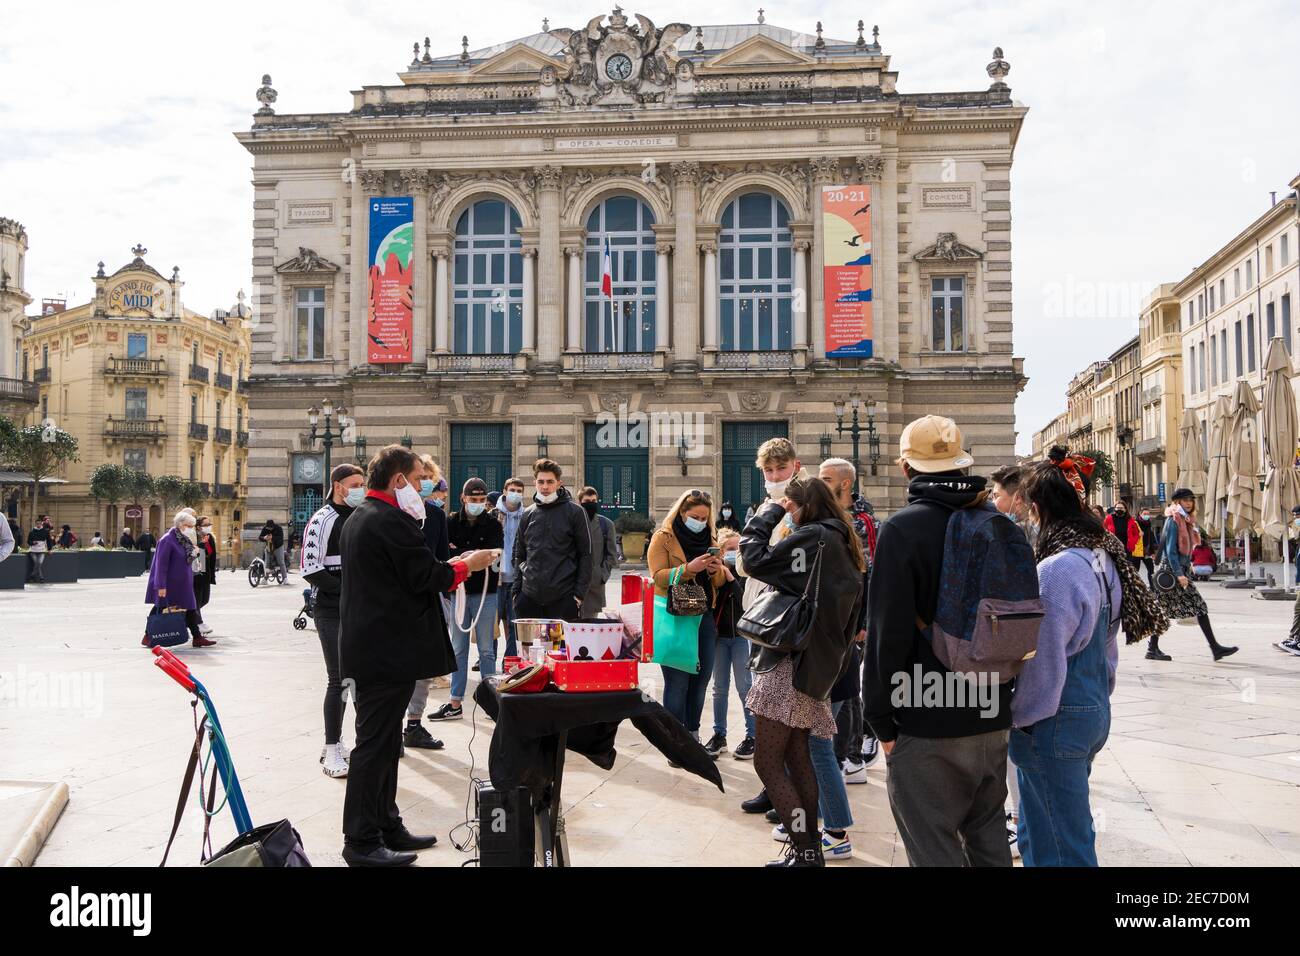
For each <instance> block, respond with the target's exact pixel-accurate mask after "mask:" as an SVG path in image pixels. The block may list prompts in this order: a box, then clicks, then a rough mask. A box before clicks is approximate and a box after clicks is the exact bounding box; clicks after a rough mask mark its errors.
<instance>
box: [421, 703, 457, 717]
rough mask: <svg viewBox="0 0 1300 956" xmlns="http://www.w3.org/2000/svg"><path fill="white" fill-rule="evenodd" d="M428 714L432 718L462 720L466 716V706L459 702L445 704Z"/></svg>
mask: <svg viewBox="0 0 1300 956" xmlns="http://www.w3.org/2000/svg"><path fill="white" fill-rule="evenodd" d="M426 716H427V717H428V718H429V719H430V720H460V719H461V718H462V717H464V716H465V708H464V707H461V706H460V705H458V704H457V705H452V704H443V705H442V706H441V707H439V708H438V709H437V710H435V711H434V712H433V713H432V714H427V715H426Z"/></svg>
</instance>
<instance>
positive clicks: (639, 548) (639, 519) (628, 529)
mask: <svg viewBox="0 0 1300 956" xmlns="http://www.w3.org/2000/svg"><path fill="white" fill-rule="evenodd" d="M654 528H655V526H654V522H653V521H651V520H650V518H649V516H647V515H643V514H640V513H639V512H635V511H629V512H628V513H627V514H625V515H619V518H618V520H617V521H615V522H614V530H615V531H617V532H618V535H619V547H620V548H622V549H623V560H624V561H628V562H631V563H633V564H639V563H640V562H642V561H644V560H645V546H646V540H647V538H648V537H649V535H650V532H652V531H654Z"/></svg>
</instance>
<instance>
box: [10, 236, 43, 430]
mask: <svg viewBox="0 0 1300 956" xmlns="http://www.w3.org/2000/svg"><path fill="white" fill-rule="evenodd" d="M26 263H27V230H26V229H24V228H23V224H22V223H20V222H17V221H15V220H13V219H6V218H3V217H0V415H8V416H9V417H10V418H13V419H21V418H23V417H25V416H26V415H27V413H28V412H30V411H31V410H32V409H33V408H35V407H36V402H37V400H38V399H39V397H40V393H39V391H38V390H37V388H36V384H35V383H34V382H32V381H31V380H30V377H29V376H27V375H24V374H23V358H22V354H23V353H22V334H23V330H24V329H25V328H26V318H25V315H26V311H27V306H28V305H30V304H31V301H32V297H31V296H30V295H28V294H27V291H26V289H25V288H24V283H25V281H26V276H25V273H26Z"/></svg>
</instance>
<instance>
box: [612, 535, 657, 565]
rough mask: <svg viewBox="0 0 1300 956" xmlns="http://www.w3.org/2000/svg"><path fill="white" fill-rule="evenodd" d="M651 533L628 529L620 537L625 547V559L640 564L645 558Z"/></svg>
mask: <svg viewBox="0 0 1300 956" xmlns="http://www.w3.org/2000/svg"><path fill="white" fill-rule="evenodd" d="M649 537H650V536H649V535H647V534H645V533H644V532H642V531H627V532H624V533H623V536H622V538H620V539H619V542H620V544H621V545H622V547H623V560H624V561H629V562H631V563H633V564H640V563H641V562H642V561H643V560H645V546H646V541H647V540H648V539H649Z"/></svg>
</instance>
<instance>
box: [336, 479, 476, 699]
mask: <svg viewBox="0 0 1300 956" xmlns="http://www.w3.org/2000/svg"><path fill="white" fill-rule="evenodd" d="M340 547H341V550H342V558H343V566H344V567H345V568H347V573H346V574H345V575H343V591H342V600H341V602H340V607H339V611H340V613H339V673H340V676H342V677H344V678H349V677H350V678H352V679H353V680H355V681H356V682H357V683H358V684H362V685H364V684H373V683H392V684H398V683H406V682H407V681H416V680H420V679H422V678H426V677H440V676H442V675H443V674H450V673H451V672H452V671H453V670H455V669H456V658H455V654H454V652H453V651H452V647H451V638H450V637H449V636H448V634H447V625H446V623H445V622H444V620H443V617H442V602H441V601H440V600H439V595H441V594H443V593H445V592H446V591H448V590H449V589H450V588H451V587H452V585H453V583H454V582H455V571H454V570H453V569H452V567H451V565H449V564H446V563H444V562H442V561H438V560H437V559H436V558H434V556H433V553H432V552H431V551H430V550H429V549H428V547H426V546H425V543H424V536H423V535H422V534H421V533H420V526H419V524H418V523H417V522H416V520H415V519H414V518H412V517H411V516H410V515H408V514H407V513H406V512H404V511H402V510H401V509H400V508H398V507H395V506H394V505H391V504H389V503H388V502H387V501H383V500H381V499H378V498H367V499H366V500H365V502H363V503H362V505H361V506H360V507H359V508H357V509H356V511H354V512H353V513H352V515H351V516H350V517H349V518H348V521H347V524H345V525H344V526H343V535H342V539H341V541H340Z"/></svg>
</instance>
